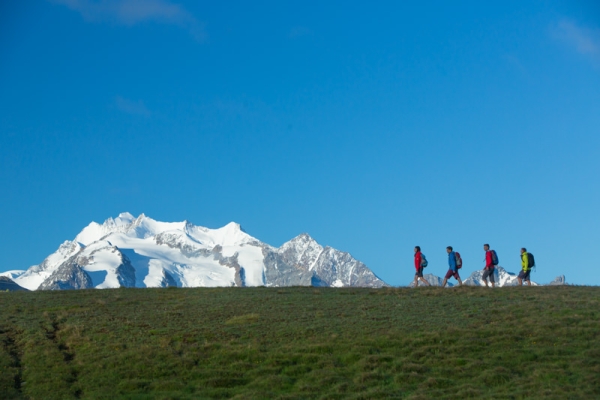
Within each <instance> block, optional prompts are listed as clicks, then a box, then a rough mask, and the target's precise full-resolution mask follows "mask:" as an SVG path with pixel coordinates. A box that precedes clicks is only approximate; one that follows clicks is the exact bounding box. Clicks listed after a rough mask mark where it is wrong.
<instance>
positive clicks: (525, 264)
mask: <svg viewBox="0 0 600 400" xmlns="http://www.w3.org/2000/svg"><path fill="white" fill-rule="evenodd" d="M521 267H522V268H521V272H519V276H518V277H517V279H518V280H519V286H523V281H525V282H527V286H531V281H530V280H529V275H530V274H531V267H533V265H529V253H528V252H527V249H526V248H525V247H521Z"/></svg>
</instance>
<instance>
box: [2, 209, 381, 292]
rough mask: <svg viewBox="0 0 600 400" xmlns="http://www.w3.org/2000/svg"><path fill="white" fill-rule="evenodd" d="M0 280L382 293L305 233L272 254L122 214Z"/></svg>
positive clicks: (346, 258)
mask: <svg viewBox="0 0 600 400" xmlns="http://www.w3.org/2000/svg"><path fill="white" fill-rule="evenodd" d="M0 275H3V276H6V277H8V278H10V279H12V280H13V281H15V282H16V283H17V284H19V285H20V286H22V287H25V288H27V289H29V290H37V289H40V290H59V289H86V288H99V289H102V288H117V287H167V286H178V287H199V286H206V287H214V286H292V285H302V286H309V285H312V286H331V287H345V286H362V287H382V286H387V285H386V284H385V283H384V282H383V281H382V280H381V279H379V278H378V277H377V276H375V274H373V272H372V271H371V270H369V268H367V266H366V265H364V264H363V263H361V262H360V261H358V260H356V259H354V258H353V257H352V256H351V255H350V254H348V253H344V252H342V251H339V250H335V249H333V248H331V247H323V246H321V245H320V244H318V243H317V242H316V241H315V240H314V239H312V238H311V237H310V236H309V235H307V234H301V235H300V236H298V237H296V238H294V239H292V240H290V241H289V242H287V243H285V244H283V245H282V246H281V247H280V248H275V247H272V246H270V245H268V244H265V243H263V242H261V241H259V240H258V239H255V238H253V237H252V236H250V235H248V234H247V233H246V232H244V231H243V230H242V229H241V227H240V225H238V224H236V223H233V222H232V223H229V224H227V225H225V226H224V227H222V228H219V229H209V228H204V227H201V226H196V225H193V224H192V223H190V222H188V221H183V222H159V221H155V220H153V219H152V218H149V217H146V216H145V215H144V214H141V215H140V216H139V217H137V218H135V217H134V216H132V215H131V214H129V213H122V214H120V215H119V216H118V217H117V218H114V219H113V218H109V219H107V220H106V221H105V222H104V223H103V224H98V223H96V222H92V223H91V224H89V225H88V226H87V227H85V228H84V229H83V230H82V231H81V232H80V233H79V234H78V235H77V236H76V237H75V239H74V240H73V241H66V242H64V243H63V244H62V245H60V247H59V248H58V250H57V251H56V252H54V253H53V254H51V255H49V256H48V257H47V258H46V259H45V260H44V261H43V262H42V263H41V264H39V265H34V266H32V267H30V268H29V269H27V270H26V271H8V272H4V273H2V274H0Z"/></svg>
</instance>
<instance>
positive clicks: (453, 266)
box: [442, 246, 462, 287]
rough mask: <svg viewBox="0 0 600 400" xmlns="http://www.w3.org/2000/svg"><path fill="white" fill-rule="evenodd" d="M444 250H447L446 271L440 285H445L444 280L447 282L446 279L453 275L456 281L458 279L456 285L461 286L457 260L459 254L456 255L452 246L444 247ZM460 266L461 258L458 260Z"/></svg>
mask: <svg viewBox="0 0 600 400" xmlns="http://www.w3.org/2000/svg"><path fill="white" fill-rule="evenodd" d="M446 251H447V252H448V266H449V269H448V272H446V276H445V277H444V282H443V283H442V287H446V282H448V279H450V277H452V276H453V277H454V278H455V279H456V280H457V281H458V285H459V286H462V281H461V280H460V275H458V267H459V265H458V262H457V259H460V255H459V256H457V254H458V253H456V252H455V251H454V250H453V249H452V246H448V247H446ZM460 263H461V266H462V260H461V261H460Z"/></svg>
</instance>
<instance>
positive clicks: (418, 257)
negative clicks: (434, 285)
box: [413, 246, 431, 287]
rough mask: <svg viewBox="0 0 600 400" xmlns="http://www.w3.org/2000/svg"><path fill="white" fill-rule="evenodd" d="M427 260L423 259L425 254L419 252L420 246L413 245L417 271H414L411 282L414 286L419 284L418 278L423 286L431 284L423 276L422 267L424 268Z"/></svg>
mask: <svg viewBox="0 0 600 400" xmlns="http://www.w3.org/2000/svg"><path fill="white" fill-rule="evenodd" d="M426 263H427V261H426V260H425V255H423V254H422V253H421V248H420V247H419V246H415V269H416V270H417V272H416V273H415V281H414V283H413V286H414V287H418V286H419V280H421V282H423V283H424V284H425V286H431V285H430V284H429V282H427V281H426V280H425V278H423V268H425V265H426Z"/></svg>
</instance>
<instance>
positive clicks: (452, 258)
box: [448, 252, 456, 271]
mask: <svg viewBox="0 0 600 400" xmlns="http://www.w3.org/2000/svg"><path fill="white" fill-rule="evenodd" d="M448 265H450V269H451V270H452V271H456V254H455V253H454V252H452V253H450V254H448Z"/></svg>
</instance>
